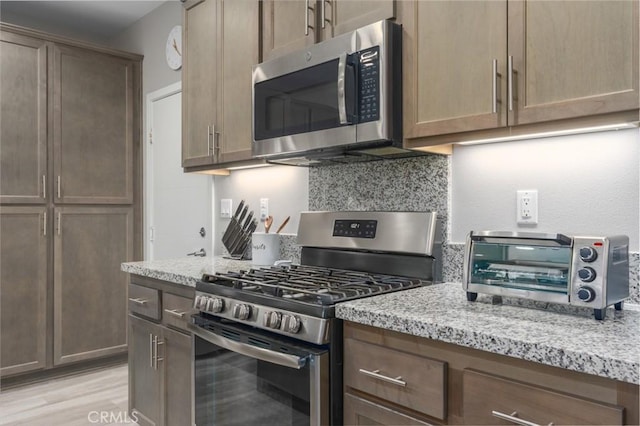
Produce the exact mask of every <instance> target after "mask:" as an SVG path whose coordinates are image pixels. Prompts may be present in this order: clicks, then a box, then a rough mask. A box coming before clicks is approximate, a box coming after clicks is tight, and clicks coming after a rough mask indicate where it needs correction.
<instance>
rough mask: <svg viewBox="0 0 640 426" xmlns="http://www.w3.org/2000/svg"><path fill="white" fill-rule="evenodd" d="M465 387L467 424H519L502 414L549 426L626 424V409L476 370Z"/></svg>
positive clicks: (469, 373) (467, 375) (468, 375)
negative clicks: (624, 417) (624, 413)
mask: <svg viewBox="0 0 640 426" xmlns="http://www.w3.org/2000/svg"><path fill="white" fill-rule="evenodd" d="M462 387H463V392H462V398H463V411H464V422H465V424H474V425H480V424H492V425H493V424H514V423H516V422H514V421H509V420H507V419H505V418H504V416H502V417H498V416H500V414H499V413H502V414H506V415H508V416H512V417H517V418H518V419H521V420H526V421H529V422H532V423H536V424H545V425H546V424H551V423H553V424H554V425H563V424H573V425H587V424H601V425H620V424H622V416H623V408H622V407H617V406H614V405H608V404H604V403H599V402H594V401H590V400H587V399H583V398H579V397H576V396H572V395H568V394H565V393H560V392H555V391H552V390H548V389H544V388H541V387H538V386H533V385H529V384H526V383H522V382H516V381H514V380H509V379H504V378H501V377H497V376H493V375H489V374H484V373H480V372H477V371H473V370H464V372H463V384H462ZM501 418H502V420H501Z"/></svg>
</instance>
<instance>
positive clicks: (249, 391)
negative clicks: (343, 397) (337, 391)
mask: <svg viewBox="0 0 640 426" xmlns="http://www.w3.org/2000/svg"><path fill="white" fill-rule="evenodd" d="M190 329H191V331H192V332H193V334H194V356H195V360H194V375H195V380H194V383H195V422H196V425H197V426H204V425H221V426H235V425H237V426H247V425H256V426H257V425H269V424H272V425H275V424H277V425H321V424H328V423H329V420H328V419H329V374H328V370H329V354H328V351H327V350H325V349H322V348H318V347H314V346H311V345H309V346H308V347H305V346H301V345H298V344H296V343H291V342H290V341H289V340H287V339H282V338H279V337H274V336H273V335H271V334H268V333H263V332H259V331H253V330H248V329H247V328H246V327H243V326H237V325H232V324H223V323H221V322H219V321H215V320H210V321H207V322H206V324H204V325H193V324H190Z"/></svg>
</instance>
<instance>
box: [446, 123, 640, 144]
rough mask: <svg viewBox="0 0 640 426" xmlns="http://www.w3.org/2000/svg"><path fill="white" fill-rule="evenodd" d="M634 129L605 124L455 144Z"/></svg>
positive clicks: (633, 124) (632, 125)
mask: <svg viewBox="0 0 640 426" xmlns="http://www.w3.org/2000/svg"><path fill="white" fill-rule="evenodd" d="M634 127H638V123H617V124H606V125H603V126H593V127H581V128H577V129H567V130H555V131H552V132H541V133H528V134H524V135H513V136H503V137H499V138H488V139H478V140H475V141H467V142H456V144H457V145H477V144H484V143H494V142H509V141H518V140H523V139H540V138H550V137H553V136H567V135H577V134H581V133H594V132H604V131H607V130H622V129H631V128H634Z"/></svg>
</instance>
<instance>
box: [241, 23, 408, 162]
mask: <svg viewBox="0 0 640 426" xmlns="http://www.w3.org/2000/svg"><path fill="white" fill-rule="evenodd" d="M401 37H402V30H401V27H400V26H399V25H398V24H395V23H393V22H390V21H379V22H376V23H374V24H371V25H367V26H366V27H362V28H360V29H358V30H356V31H352V32H350V33H346V34H342V35H339V36H337V37H334V38H332V39H329V40H326V41H324V42H321V43H318V44H315V45H312V46H309V47H307V48H305V49H304V50H300V51H297V52H294V53H290V54H288V55H284V56H281V57H278V58H275V59H272V60H270V61H267V62H263V63H261V64H259V65H257V66H255V67H254V69H253V145H252V153H253V156H254V157H257V158H265V159H267V160H274V159H290V160H291V161H290V162H291V163H292V164H295V161H296V160H295V159H296V158H300V159H302V158H305V159H314V158H315V159H318V158H327V157H332V156H333V157H340V156H354V157H358V156H366V155H371V156H385V155H397V154H406V153H407V151H405V150H402V111H401V108H402V78H401V77H402V76H401V73H402V69H401V64H402V52H401V49H402V40H401ZM285 162H286V161H285Z"/></svg>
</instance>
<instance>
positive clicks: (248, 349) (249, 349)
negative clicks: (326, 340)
mask: <svg viewBox="0 0 640 426" xmlns="http://www.w3.org/2000/svg"><path fill="white" fill-rule="evenodd" d="M187 325H188V326H189V330H190V331H191V332H192V333H193V334H194V335H196V336H198V337H200V338H201V339H204V340H206V341H207V342H209V343H213V344H214V345H217V346H220V347H221V348H224V349H227V350H230V351H231V352H235V353H238V354H241V355H245V356H248V357H250V358H255V359H259V360H262V361H266V362H270V363H272V364H278V365H282V366H283V367H289V368H295V369H297V370H299V369H301V368H303V367H304V366H305V364H306V362H307V360H306V358H300V357H297V356H295V355H288V354H283V353H280V352H274V351H270V350H268V349H264V348H259V347H257V346H253V345H248V344H246V343H242V342H236V341H234V340H230V339H227V338H226V337H222V336H219V335H217V334H215V333H211V332H210V331H207V330H205V329H204V328H202V327H198V326H197V325H193V324H187Z"/></svg>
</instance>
